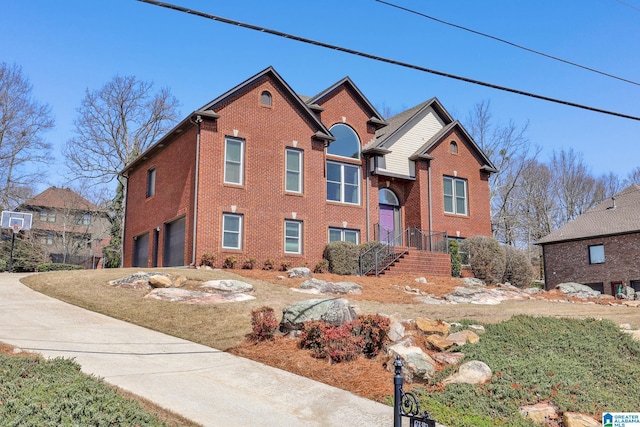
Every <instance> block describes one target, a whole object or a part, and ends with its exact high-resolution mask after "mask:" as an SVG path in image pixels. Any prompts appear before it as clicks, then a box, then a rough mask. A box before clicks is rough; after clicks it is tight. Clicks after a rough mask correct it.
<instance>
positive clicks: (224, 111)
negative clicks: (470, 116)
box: [123, 67, 495, 273]
mask: <svg viewBox="0 0 640 427" xmlns="http://www.w3.org/2000/svg"><path fill="white" fill-rule="evenodd" d="M493 171H495V169H494V168H493V166H492V164H491V162H490V161H489V160H488V159H487V158H486V156H485V155H484V154H483V153H482V152H481V151H480V150H479V148H478V147H477V146H476V144H475V143H474V142H473V140H472V139H471V138H470V137H469V135H468V134H467V133H466V132H465V131H464V129H463V128H462V126H461V125H460V124H459V123H458V122H456V121H454V120H453V119H452V118H451V117H450V116H449V114H448V113H447V112H446V111H445V110H444V108H443V107H442V105H440V103H439V102H438V101H437V100H436V99H433V100H431V101H428V102H427V103H424V104H421V105H420V106H418V107H416V108H413V109H411V110H409V111H408V112H406V113H403V114H400V115H398V116H396V117H395V118H392V119H390V120H389V122H385V121H384V120H383V118H382V117H381V116H380V114H379V113H378V112H377V111H376V109H375V108H374V107H373V106H372V105H371V103H370V102H369V101H368V100H367V99H366V97H365V96H364V95H363V94H362V93H361V92H360V90H359V89H358V88H357V87H356V86H355V84H354V83H353V82H352V81H351V80H350V79H349V78H344V79H342V80H341V81H339V82H337V83H336V84H334V85H333V86H331V87H329V88H328V89H326V90H324V91H322V92H321V93H319V94H318V95H316V96H313V97H309V98H307V97H301V96H299V95H297V94H296V93H295V92H294V91H293V90H292V89H291V88H290V87H289V85H288V84H287V83H286V82H285V81H284V80H283V79H282V78H281V77H280V75H279V74H278V73H277V72H276V71H275V70H274V69H273V68H271V67H269V68H267V69H265V70H264V71H262V72H260V73H258V74H256V75H255V76H253V77H251V78H250V79H248V80H246V81H245V82H243V83H241V84H240V85H238V86H236V87H235V88H233V89H231V90H229V91H228V92H226V93H224V94H223V95H221V96H220V97H218V98H216V99H214V100H213V101H211V102H210V103H208V104H206V105H205V106H203V107H202V108H200V109H199V110H196V111H194V112H193V113H192V114H190V115H189V116H188V117H186V118H185V119H184V120H183V121H182V122H181V123H179V124H178V125H177V126H176V127H175V128H174V129H173V130H172V131H171V132H169V133H168V134H167V135H165V136H164V137H163V138H162V139H160V140H159V141H158V142H156V143H155V144H154V145H153V146H152V147H151V148H149V149H148V150H147V151H146V152H145V153H143V154H142V155H141V156H140V157H138V158H137V159H136V160H135V161H134V162H133V163H131V164H130V165H129V166H128V167H127V168H126V169H125V170H124V171H123V175H124V176H125V177H127V180H128V183H127V193H126V213H125V237H124V265H125V266H139V267H154V266H176V265H197V264H198V263H199V260H200V257H201V256H202V255H203V254H205V253H212V254H215V255H216V256H217V260H218V262H217V264H218V265H220V264H221V262H222V260H223V259H224V258H225V257H227V256H231V255H232V256H235V257H236V258H237V260H238V262H239V264H240V265H241V264H242V261H243V260H246V259H249V258H253V259H255V260H256V261H257V266H258V267H262V264H263V262H264V261H265V260H274V261H275V263H276V267H277V266H278V265H279V263H280V262H281V261H287V262H290V263H291V264H292V265H294V266H296V265H301V264H303V263H305V262H306V263H308V264H309V265H310V266H311V267H313V266H314V265H315V263H316V262H318V261H319V260H320V259H321V258H322V253H323V250H324V247H325V245H326V244H327V243H328V242H330V241H335V240H347V241H352V242H356V243H362V242H368V241H372V240H377V239H380V238H383V237H384V239H385V240H389V239H390V238H389V236H402V235H403V231H405V230H406V229H408V228H409V227H415V229H414V232H420V233H426V235H430V233H433V232H435V231H437V232H440V233H442V234H443V235H444V234H445V233H448V234H449V235H451V236H454V237H460V238H463V237H468V236H473V235H487V236H488V235H491V225H490V210H489V209H490V208H489V186H488V178H489V174H490V173H491V172H493ZM380 230H384V233H383V234H384V236H383V235H382V234H381V233H380ZM415 230H418V231H415ZM405 235H406V233H405ZM385 236H387V237H385ZM396 242H397V243H398V244H405V245H406V244H408V243H410V242H408V240H407V239H403V238H400V240H397V241H396ZM444 258H445V259H447V260H448V255H446V254H444ZM448 268H449V266H448V265H447V266H446V267H445V271H447V272H449V271H450V270H447V269H448ZM441 273H442V271H441Z"/></svg>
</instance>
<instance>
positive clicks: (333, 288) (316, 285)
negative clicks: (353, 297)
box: [300, 278, 362, 294]
mask: <svg viewBox="0 0 640 427" xmlns="http://www.w3.org/2000/svg"><path fill="white" fill-rule="evenodd" d="M300 289H306V290H315V291H317V292H316V293H322V294H359V293H360V292H362V287H361V286H360V285H358V284H357V283H354V282H335V283H333V282H327V281H325V280H320V279H316V278H311V279H309V280H305V281H304V282H302V283H301V284H300Z"/></svg>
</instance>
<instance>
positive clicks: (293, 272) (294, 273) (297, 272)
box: [287, 267, 312, 278]
mask: <svg viewBox="0 0 640 427" xmlns="http://www.w3.org/2000/svg"><path fill="white" fill-rule="evenodd" d="M287 274H288V275H289V277H298V278H299V277H303V278H305V277H311V276H312V274H311V270H309V269H308V268H307V267H295V268H292V269H290V270H288V271H287Z"/></svg>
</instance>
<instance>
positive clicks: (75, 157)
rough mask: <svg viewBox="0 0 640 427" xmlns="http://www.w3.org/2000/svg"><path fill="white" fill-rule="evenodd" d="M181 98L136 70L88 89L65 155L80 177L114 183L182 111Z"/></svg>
mask: <svg viewBox="0 0 640 427" xmlns="http://www.w3.org/2000/svg"><path fill="white" fill-rule="evenodd" d="M177 108H178V100H177V99H176V98H175V97H174V96H173V95H172V94H171V92H170V91H169V90H168V89H166V88H163V89H160V91H158V92H156V93H153V84H152V83H148V82H143V81H139V80H138V79H136V78H135V77H133V76H125V77H122V76H115V77H114V78H113V80H111V81H110V82H109V83H107V84H106V85H104V86H103V87H102V88H101V89H99V90H96V91H93V92H91V91H89V90H88V89H87V91H86V93H85V97H84V99H83V100H82V102H81V105H80V108H79V109H78V117H77V118H76V120H75V123H74V124H75V130H74V132H75V134H76V136H75V137H73V138H72V139H71V140H69V141H68V142H67V145H66V149H65V157H66V160H67V166H68V167H69V169H70V173H71V175H72V176H73V177H74V178H86V179H89V180H92V181H94V182H96V183H108V182H112V181H113V180H114V179H116V178H119V173H120V172H121V171H122V169H124V167H125V166H126V165H127V164H129V163H130V162H131V161H132V160H134V159H135V158H136V157H137V156H139V155H140V154H142V152H144V150H146V149H147V148H149V146H150V145H151V144H152V143H153V142H154V141H155V140H156V139H158V138H159V137H160V136H162V135H163V134H164V133H166V132H167V131H168V130H169V129H170V127H171V126H172V125H173V124H174V123H175V122H176V120H177V117H178V112H177Z"/></svg>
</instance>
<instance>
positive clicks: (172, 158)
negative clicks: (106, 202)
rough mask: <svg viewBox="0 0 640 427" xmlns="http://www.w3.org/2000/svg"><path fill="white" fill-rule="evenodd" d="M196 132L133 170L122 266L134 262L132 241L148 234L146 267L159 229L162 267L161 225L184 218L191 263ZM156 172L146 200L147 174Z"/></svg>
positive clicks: (187, 249)
mask: <svg viewBox="0 0 640 427" xmlns="http://www.w3.org/2000/svg"><path fill="white" fill-rule="evenodd" d="M195 147H196V128H195V127H192V128H190V129H189V130H188V131H186V132H185V133H184V134H182V135H181V136H180V137H178V139H177V140H175V141H174V142H173V143H171V144H168V145H167V146H166V147H165V148H164V149H160V150H159V151H158V152H157V153H156V154H155V155H153V156H152V157H151V158H150V159H149V160H146V161H143V162H142V163H140V165H138V166H137V167H136V168H134V169H133V170H132V171H131V172H130V175H129V179H128V183H127V217H126V221H125V241H124V254H125V257H124V260H123V265H124V266H125V267H130V266H131V265H132V262H133V243H134V240H133V239H134V237H135V236H139V235H141V234H143V233H145V232H149V256H148V260H149V264H148V266H149V267H150V266H151V261H152V259H151V256H152V253H153V229H155V228H156V227H158V226H159V227H161V229H160V236H159V247H160V250H158V265H159V266H162V256H163V253H162V252H163V251H162V248H163V244H162V242H163V239H164V224H165V223H167V222H171V221H173V220H174V219H176V218H178V217H181V216H186V224H185V228H186V237H185V254H184V259H185V263H186V264H189V263H190V262H191V253H192V252H191V250H192V241H193V240H192V234H193V231H192V230H193V229H192V224H193V220H192V219H193V206H192V203H193V194H194V182H193V178H194V175H195V172H194V170H195V164H196V160H195V152H196V148H195ZM151 168H155V170H156V187H155V188H156V191H155V195H154V196H152V197H149V198H147V171H148V170H149V169H151Z"/></svg>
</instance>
